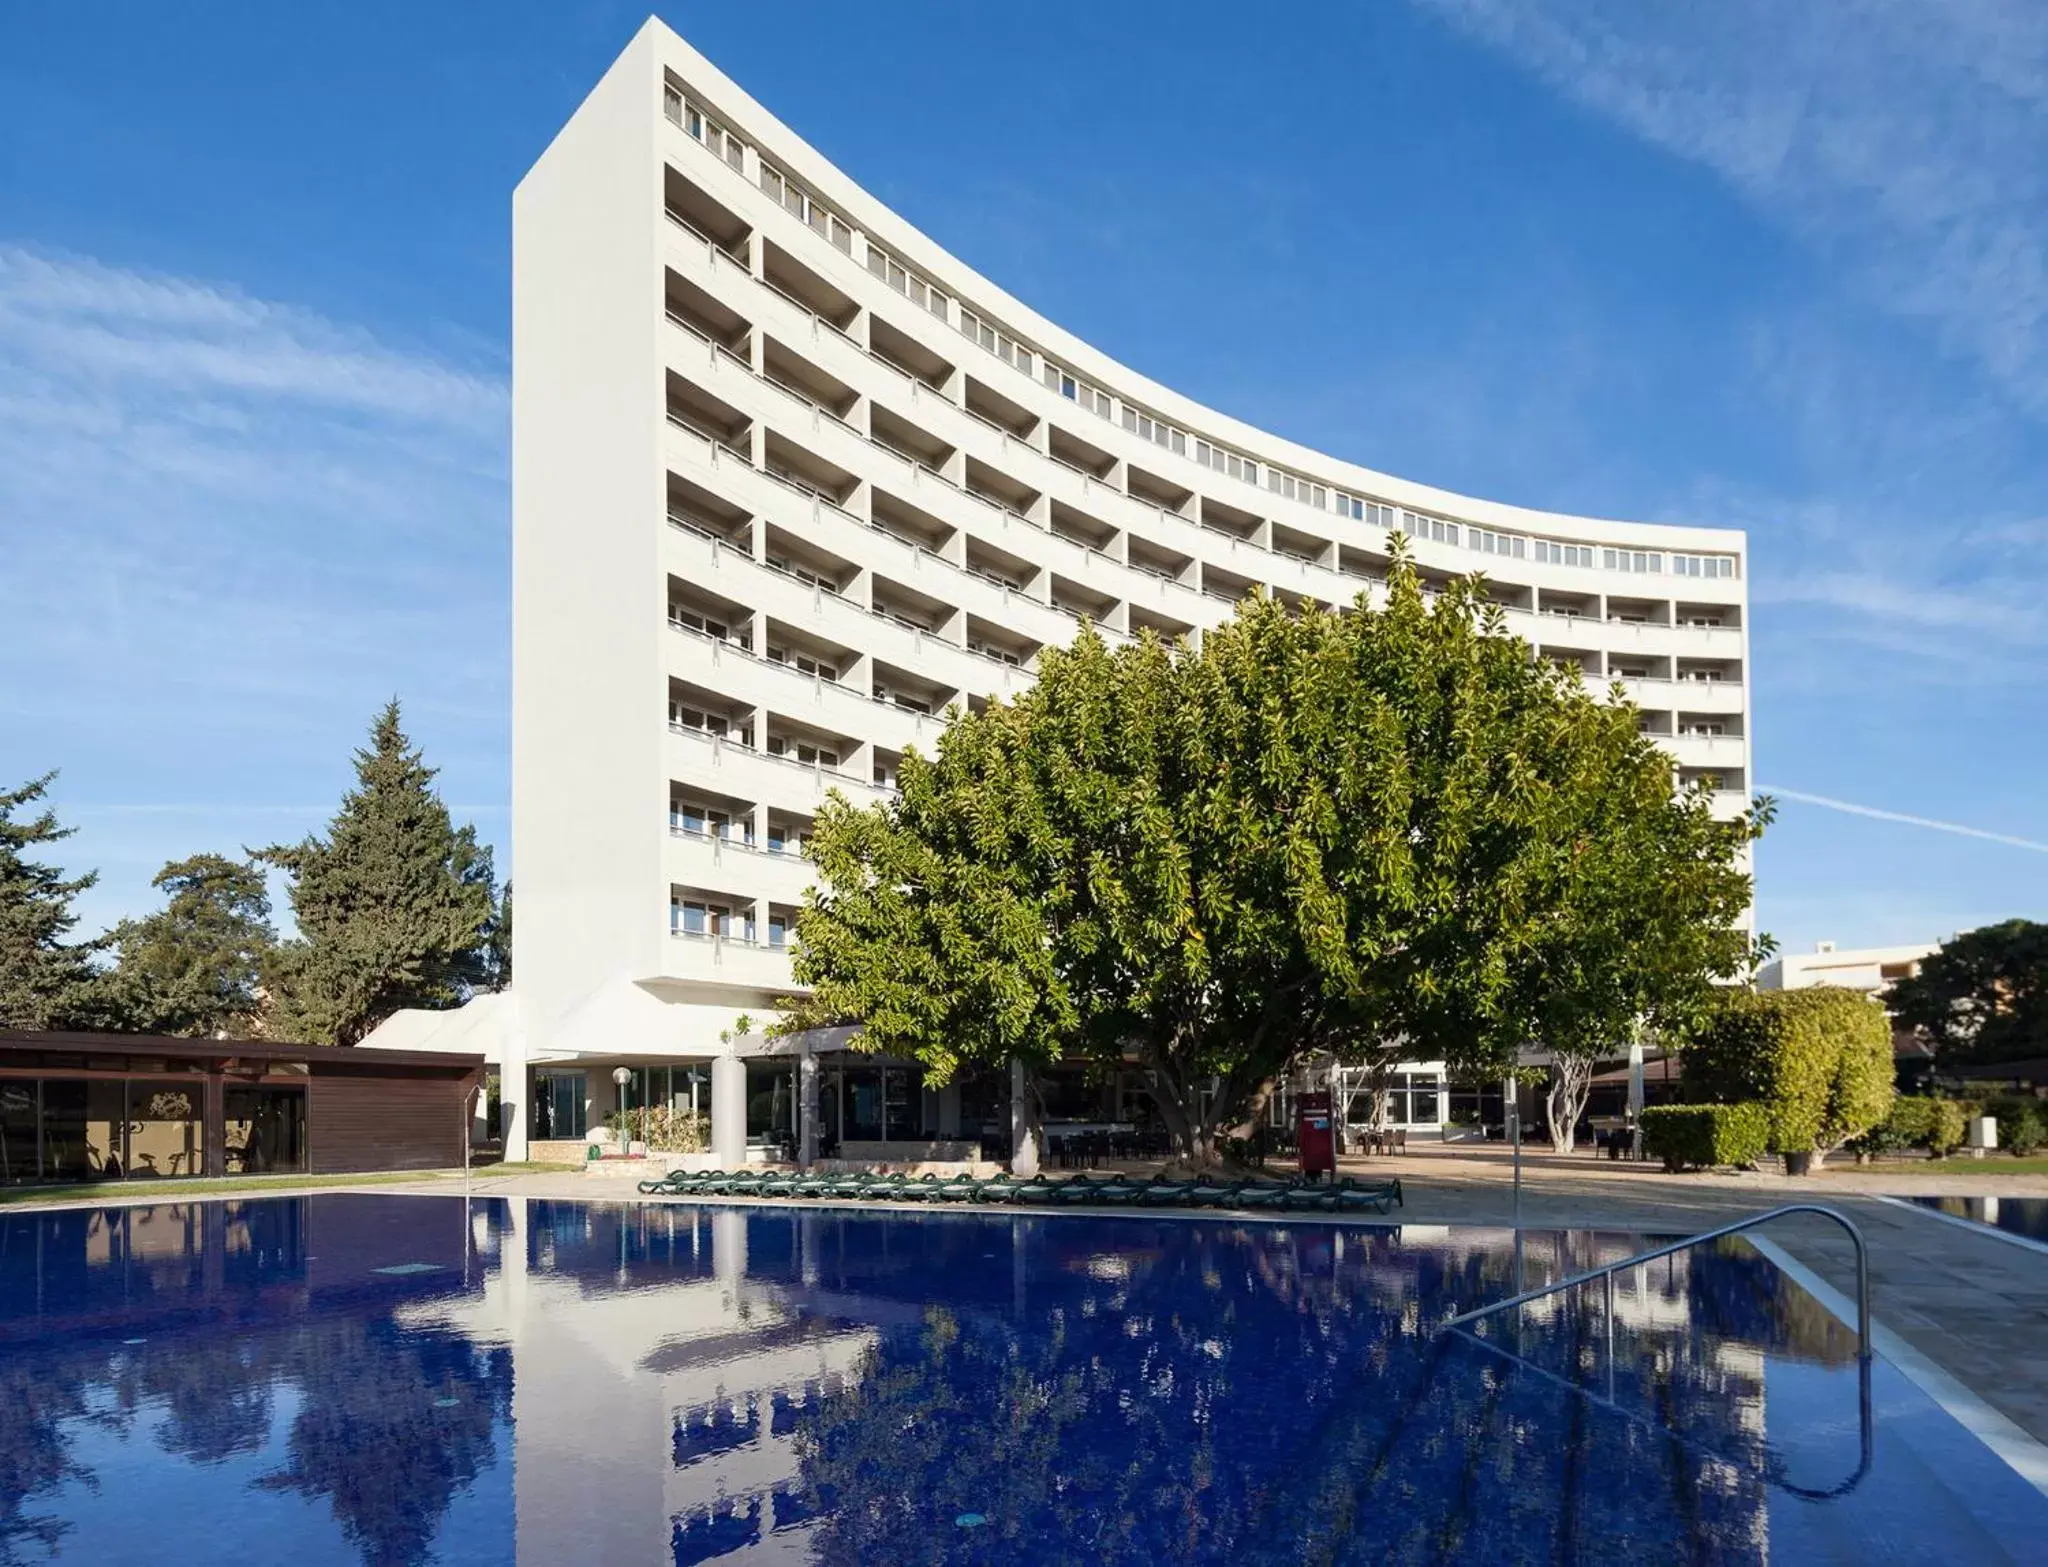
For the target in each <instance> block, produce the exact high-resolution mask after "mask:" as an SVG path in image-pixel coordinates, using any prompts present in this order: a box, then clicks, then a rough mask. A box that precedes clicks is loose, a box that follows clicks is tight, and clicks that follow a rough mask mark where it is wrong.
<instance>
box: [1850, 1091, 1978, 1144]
mask: <svg viewBox="0 0 2048 1567" xmlns="http://www.w3.org/2000/svg"><path fill="white" fill-rule="evenodd" d="M1975 1108H1976V1107H1975V1106H1974V1105H1972V1104H1970V1103H1967V1102H1965V1101H1963V1100H1959V1099H1928V1098H1923V1097H1920V1096H1918V1095H1909V1094H1901V1095H1900V1096H1899V1097H1898V1098H1896V1099H1894V1100H1893V1101H1892V1108H1891V1114H1889V1115H1888V1116H1886V1117H1885V1118H1884V1120H1883V1122H1882V1123H1880V1124H1879V1125H1877V1126H1874V1127H1872V1128H1871V1129H1870V1130H1869V1131H1867V1132H1865V1133H1864V1134H1863V1135H1862V1136H1861V1137H1858V1138H1857V1139H1855V1141H1854V1142H1853V1143H1852V1144H1851V1146H1852V1147H1854V1148H1855V1150H1856V1152H1858V1153H1859V1154H1887V1153H1899V1152H1901V1151H1902V1150H1904V1149H1907V1148H1924V1149H1925V1150H1926V1151H1927V1152H1928V1153H1929V1154H1931V1155H1933V1156H1934V1157H1935V1158H1937V1159H1940V1158H1943V1157H1945V1156H1946V1155H1948V1154H1950V1153H1953V1152H1954V1151H1955V1150H1956V1149H1958V1148H1960V1147H1961V1146H1962V1145H1963V1138H1964V1137H1965V1136H1966V1135H1967V1133H1968V1130H1969V1126H1968V1120H1969V1116H1970V1114H1971V1113H1972V1112H1973V1111H1974V1110H1975Z"/></svg>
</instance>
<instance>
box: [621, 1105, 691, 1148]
mask: <svg viewBox="0 0 2048 1567" xmlns="http://www.w3.org/2000/svg"><path fill="white" fill-rule="evenodd" d="M605 1124H606V1125H608V1126H609V1127H611V1129H612V1130H613V1131H614V1132H617V1133H618V1134H619V1139H620V1141H619V1146H620V1147H622V1148H623V1147H625V1146H626V1140H627V1139H628V1138H630V1139H631V1140H632V1141H634V1142H641V1141H643V1140H644V1141H645V1142H646V1144H647V1151H648V1152H649V1153H705V1152H708V1151H709V1150H710V1147H711V1117H709V1116H708V1115H704V1114H702V1113H699V1114H697V1115H692V1114H691V1113H690V1112H689V1111H688V1110H677V1109H674V1108H672V1107H670V1106H668V1105H650V1106H648V1107H647V1108H646V1109H645V1110H628V1111H625V1112H624V1113H623V1114H621V1113H619V1112H617V1111H614V1112H613V1113H612V1115H611V1116H610V1117H608V1118H607V1120H606V1123H605Z"/></svg>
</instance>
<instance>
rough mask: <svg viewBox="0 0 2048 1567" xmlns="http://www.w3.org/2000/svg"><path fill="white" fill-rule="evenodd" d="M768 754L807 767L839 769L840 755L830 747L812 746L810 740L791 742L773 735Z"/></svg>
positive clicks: (770, 739)
mask: <svg viewBox="0 0 2048 1567" xmlns="http://www.w3.org/2000/svg"><path fill="white" fill-rule="evenodd" d="M768 754H769V755H770V756H780V757H783V758H785V759H787V760H789V761H792V762H802V763H803V764H804V765H805V766H806V767H837V766H838V765H839V753H838V752H837V751H835V750H833V749H831V748H830V747H829V746H819V745H812V744H811V743H810V742H809V741H808V740H789V739H785V738H783V737H782V736H781V735H771V736H770V737H769V740H768Z"/></svg>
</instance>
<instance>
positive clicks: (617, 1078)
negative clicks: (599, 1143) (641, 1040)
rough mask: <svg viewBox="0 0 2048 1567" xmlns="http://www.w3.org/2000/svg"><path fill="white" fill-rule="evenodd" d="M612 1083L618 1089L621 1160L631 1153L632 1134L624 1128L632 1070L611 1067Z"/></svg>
mask: <svg viewBox="0 0 2048 1567" xmlns="http://www.w3.org/2000/svg"><path fill="white" fill-rule="evenodd" d="M612 1081H613V1082H614V1083H616V1084H617V1085H618V1089H619V1141H620V1142H621V1144H622V1145H623V1146H622V1147H621V1148H620V1149H619V1157H620V1158H622V1159H623V1158H626V1157H628V1156H630V1155H631V1154H632V1152H633V1134H632V1133H631V1132H630V1131H628V1130H627V1127H626V1085H627V1084H628V1083H630V1082H632V1081H633V1069H632V1068H631V1067H629V1066H615V1067H613V1068H612Z"/></svg>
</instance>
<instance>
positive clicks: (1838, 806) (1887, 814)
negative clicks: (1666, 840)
mask: <svg viewBox="0 0 2048 1567" xmlns="http://www.w3.org/2000/svg"><path fill="white" fill-rule="evenodd" d="M1763 792H1764V793H1765V794H1768V795H1771V796H1773V797H1774V798H1776V799H1780V800H1797V801H1798V802H1799V803H1800V804H1802V805H1818V806H1820V807H1821V808H1823V809H1824V810H1830V811H1841V812H1844V813H1845V814H1847V815H1850V816H1867V817H1870V818H1871V819H1872V820H1875V821H1880V822H1900V823H1903V824H1904V825H1905V826H1908V827H1926V828H1929V829H1931V830H1933V831H1935V832H1947V833H1954V834H1955V835H1956V836H1957V837H1959V838H1981V839H1983V840H1984V841H1985V842H1987V843H2002V844H2005V845H2006V846H2007V847H2008V848H2014V849H2031V850H2033V851H2034V852H2035V853H2037V854H2048V843H2043V842H2041V841H2040V840H2039V839H2036V838H2020V837H2016V836H2014V835H2013V834H2011V833H2003V832H1991V831H1989V830H1988V829H1986V828H1983V827H1971V826H1967V825H1966V824H1964V823H1962V822H1944V821H1939V820H1936V819H1935V818H1934V817H1931V816H1914V815H1912V814H1911V813H1909V812H1906V811H1887V810H1884V809H1881V808H1880V807H1878V806H1875V805H1858V804H1857V803H1856V802H1855V801H1853V800H1837V799H1835V798H1834V797H1833V796H1831V795H1825V794H1808V793H1807V792H1806V791H1805V790H1803V789H1781V788H1779V787H1778V786H1777V785H1775V784H1765V785H1763Z"/></svg>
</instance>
